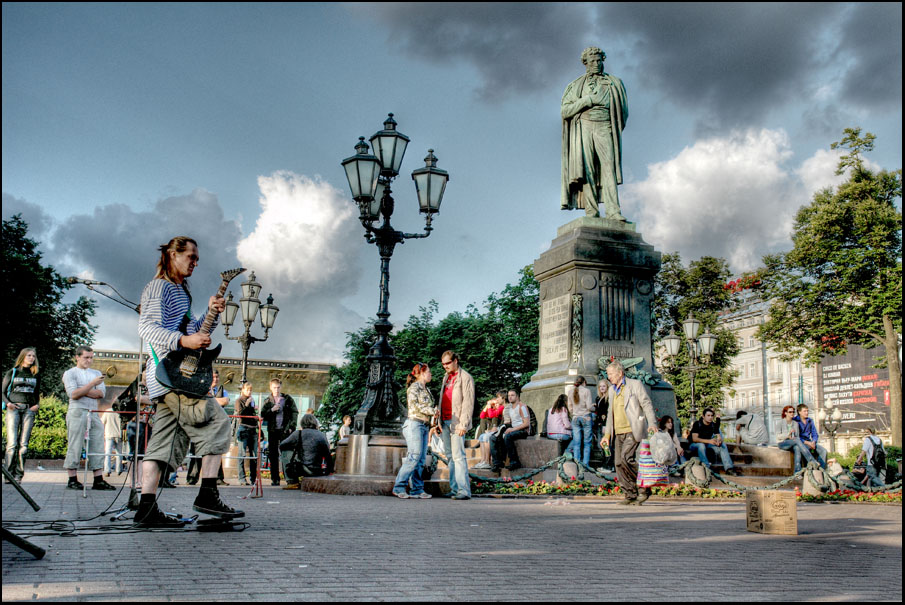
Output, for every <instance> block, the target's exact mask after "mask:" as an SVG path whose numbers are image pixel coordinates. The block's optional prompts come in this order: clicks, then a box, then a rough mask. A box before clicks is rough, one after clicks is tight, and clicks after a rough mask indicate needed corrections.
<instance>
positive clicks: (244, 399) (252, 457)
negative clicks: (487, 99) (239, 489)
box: [236, 382, 258, 485]
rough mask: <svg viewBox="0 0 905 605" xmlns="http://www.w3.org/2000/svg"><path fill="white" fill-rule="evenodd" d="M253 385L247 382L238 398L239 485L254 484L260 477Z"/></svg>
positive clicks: (256, 416)
mask: <svg viewBox="0 0 905 605" xmlns="http://www.w3.org/2000/svg"><path fill="white" fill-rule="evenodd" d="M252 388H253V387H252V385H251V383H250V382H246V383H245V384H243V385H242V388H241V389H240V390H239V397H238V398H237V399H236V416H240V418H238V419H237V420H238V421H239V429H238V430H237V431H236V440H237V441H238V442H239V465H238V473H239V485H248V484H249V483H252V484H254V483H255V481H257V479H258V415H257V413H256V412H255V400H254V398H253V397H252V396H251V391H252ZM246 458H247V459H248V470H249V479H250V480H248V479H246V478H245V459H246Z"/></svg>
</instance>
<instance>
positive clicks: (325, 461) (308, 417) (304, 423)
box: [280, 414, 333, 489]
mask: <svg viewBox="0 0 905 605" xmlns="http://www.w3.org/2000/svg"><path fill="white" fill-rule="evenodd" d="M299 424H300V426H301V428H299V429H298V430H296V431H293V432H292V434H291V435H289V436H288V437H286V438H285V439H283V441H281V442H280V452H281V453H288V458H289V459H288V460H287V461H286V463H285V464H284V465H283V469H284V472H285V473H286V485H285V486H284V487H283V489H301V482H300V481H299V477H317V476H321V475H329V474H330V473H332V472H333V456H331V455H330V442H329V441H327V436H326V435H324V434H323V433H322V432H321V431H320V430H318V428H317V427H318V422H317V418H315V417H314V414H305V415H304V416H302V420H301V421H300V422H299Z"/></svg>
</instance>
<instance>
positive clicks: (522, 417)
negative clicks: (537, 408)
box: [490, 389, 531, 472]
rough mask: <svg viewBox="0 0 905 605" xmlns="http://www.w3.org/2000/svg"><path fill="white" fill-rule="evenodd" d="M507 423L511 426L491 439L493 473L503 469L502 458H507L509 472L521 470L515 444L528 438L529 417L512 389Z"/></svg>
mask: <svg viewBox="0 0 905 605" xmlns="http://www.w3.org/2000/svg"><path fill="white" fill-rule="evenodd" d="M508 398H509V404H510V406H509V422H510V423H511V426H510V427H509V428H507V429H506V430H505V431H504V432H503V434H502V435H500V436H498V437H494V438H493V445H492V446H491V448H490V449H491V451H490V455H491V459H492V461H493V468H492V469H491V470H493V471H494V472H499V471H500V469H502V468H503V459H504V456H507V455H508V456H509V466H508V467H507V468H508V469H509V470H510V471H514V470H515V469H517V468H521V466H522V463H521V461H520V460H519V457H518V450H516V449H515V442H516V440H518V439H524V438H526V437H527V436H528V428H529V427H530V426H531V416H530V415H529V414H528V407H527V406H526V405H525V404H524V403H522V402H521V400H520V399H519V396H518V391H516V390H515V389H512V390H510V391H509V395H508Z"/></svg>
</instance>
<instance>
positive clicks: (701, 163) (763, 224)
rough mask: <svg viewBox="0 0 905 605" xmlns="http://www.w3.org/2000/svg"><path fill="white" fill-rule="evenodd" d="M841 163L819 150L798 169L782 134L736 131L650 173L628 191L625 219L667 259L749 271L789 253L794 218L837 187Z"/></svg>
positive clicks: (654, 167) (700, 144)
mask: <svg viewBox="0 0 905 605" xmlns="http://www.w3.org/2000/svg"><path fill="white" fill-rule="evenodd" d="M837 161H838V160H837V156H833V155H832V154H829V153H827V152H825V151H822V150H821V151H818V152H817V153H815V154H814V156H812V157H811V158H808V159H807V160H805V161H804V162H802V163H801V164H800V166H795V165H794V161H793V153H792V151H791V144H790V141H789V137H788V135H786V133H785V132H784V131H783V130H770V129H761V130H748V131H744V132H742V131H736V132H733V133H731V134H730V135H728V136H725V137H713V138H708V139H704V140H701V141H698V142H697V143H695V144H694V145H692V146H691V147H686V148H685V149H683V150H682V151H681V152H680V153H679V154H678V155H677V156H676V157H675V158H673V159H671V160H668V161H665V162H660V163H657V164H652V165H650V166H648V176H647V178H646V179H645V180H644V181H641V182H638V183H631V184H627V185H626V186H625V187H624V189H623V199H624V202H623V205H624V207H625V209H626V211H625V214H627V215H628V216H635V217H638V223H639V231H640V232H641V233H642V234H643V235H644V237H645V240H646V241H648V242H656V246H657V248H658V249H659V250H661V251H663V252H672V251H676V250H677V251H679V252H680V253H681V255H682V258H683V260H684V261H685V262H688V261H690V260H694V259H697V258H700V257H701V256H704V255H710V256H720V257H723V258H726V259H727V260H728V261H729V263H730V266H731V267H732V269H733V270H734V271H747V270H751V269H755V268H756V267H758V266H759V265H760V262H761V258H762V257H763V255H764V254H767V253H770V252H775V251H778V250H781V249H785V248H788V247H789V246H790V245H791V242H790V240H789V234H790V232H791V229H792V222H793V220H794V217H795V213H796V212H797V211H798V209H799V208H800V207H801V206H802V205H804V204H807V203H808V202H809V200H810V199H811V196H812V195H813V193H814V191H816V190H817V189H820V188H823V187H826V186H832V185H835V184H837V183H838V182H839V181H838V178H840V177H835V176H834V175H833V171H834V170H835V167H836V162H837Z"/></svg>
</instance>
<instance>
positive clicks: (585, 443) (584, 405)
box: [566, 376, 594, 466]
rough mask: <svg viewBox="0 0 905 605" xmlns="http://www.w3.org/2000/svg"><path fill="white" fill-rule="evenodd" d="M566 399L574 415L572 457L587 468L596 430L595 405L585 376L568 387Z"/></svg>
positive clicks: (577, 377) (577, 378)
mask: <svg viewBox="0 0 905 605" xmlns="http://www.w3.org/2000/svg"><path fill="white" fill-rule="evenodd" d="M566 399H567V402H568V405H569V413H570V414H571V415H572V446H571V447H572V456H574V457H575V459H576V460H581V462H582V463H583V464H584V465H585V466H587V464H588V462H590V460H591V435H592V433H593V429H594V407H593V406H594V404H593V403H592V401H591V389H589V388H588V381H587V380H585V379H584V376H576V377H575V382H574V383H573V384H570V385H568V386H566Z"/></svg>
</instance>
